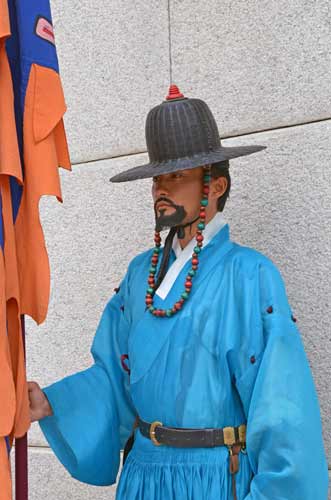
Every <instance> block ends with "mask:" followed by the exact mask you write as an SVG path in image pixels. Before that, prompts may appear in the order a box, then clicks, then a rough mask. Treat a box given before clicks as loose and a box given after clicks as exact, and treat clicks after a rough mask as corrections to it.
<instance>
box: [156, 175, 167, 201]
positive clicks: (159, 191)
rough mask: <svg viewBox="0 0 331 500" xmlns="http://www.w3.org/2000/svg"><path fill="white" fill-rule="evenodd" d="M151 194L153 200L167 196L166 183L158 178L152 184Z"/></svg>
mask: <svg viewBox="0 0 331 500" xmlns="http://www.w3.org/2000/svg"><path fill="white" fill-rule="evenodd" d="M153 194H154V197H155V198H159V197H160V196H168V194H169V190H168V188H167V183H166V181H165V180H164V179H162V178H161V177H158V178H157V179H155V180H154V182H153Z"/></svg>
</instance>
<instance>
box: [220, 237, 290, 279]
mask: <svg viewBox="0 0 331 500" xmlns="http://www.w3.org/2000/svg"><path fill="white" fill-rule="evenodd" d="M228 259H229V260H230V262H231V264H232V265H233V266H234V269H235V270H238V271H240V272H242V273H243V274H244V275H246V276H247V278H249V279H252V278H257V279H258V278H259V276H260V272H261V269H264V270H266V272H268V273H270V274H273V275H274V276H276V275H278V277H280V273H279V271H278V269H277V267H276V265H275V264H274V263H273V262H272V260H271V259H270V258H269V257H267V256H266V255H264V254H262V253H261V252H259V251H257V250H255V249H254V248H250V247H246V246H242V245H239V244H238V243H234V247H233V250H232V252H230V253H229V256H228Z"/></svg>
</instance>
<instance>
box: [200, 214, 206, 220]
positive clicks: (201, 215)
mask: <svg viewBox="0 0 331 500" xmlns="http://www.w3.org/2000/svg"><path fill="white" fill-rule="evenodd" d="M205 218H206V214H205V213H203V214H201V213H200V219H201V220H203V221H204V220H205Z"/></svg>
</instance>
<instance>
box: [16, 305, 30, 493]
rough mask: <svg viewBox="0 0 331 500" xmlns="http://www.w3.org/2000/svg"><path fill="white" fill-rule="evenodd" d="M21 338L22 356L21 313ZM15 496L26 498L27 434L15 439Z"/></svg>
mask: <svg viewBox="0 0 331 500" xmlns="http://www.w3.org/2000/svg"><path fill="white" fill-rule="evenodd" d="M21 325H22V340H23V349H24V356H25V359H26V352H25V319H24V315H23V314H22V315H21ZM15 498H16V500H28V436H27V434H25V435H24V436H23V437H21V438H18V439H15Z"/></svg>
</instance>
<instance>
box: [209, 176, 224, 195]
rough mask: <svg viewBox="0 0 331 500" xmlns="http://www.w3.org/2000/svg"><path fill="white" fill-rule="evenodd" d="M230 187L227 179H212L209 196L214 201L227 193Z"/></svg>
mask: <svg viewBox="0 0 331 500" xmlns="http://www.w3.org/2000/svg"><path fill="white" fill-rule="evenodd" d="M227 187H228V181H227V180H226V178H225V177H217V178H216V179H213V178H212V179H211V181H210V190H209V196H210V197H211V198H213V199H215V198H219V197H220V196H222V194H224V193H225V191H226V189H227Z"/></svg>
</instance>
